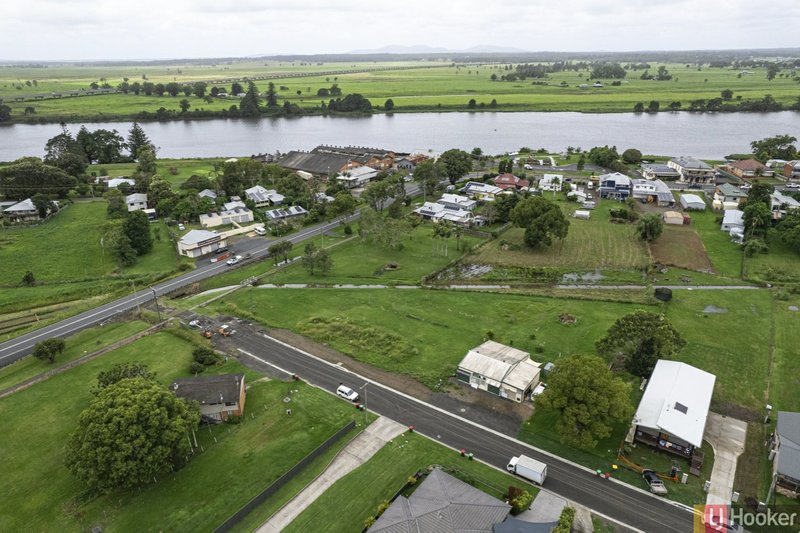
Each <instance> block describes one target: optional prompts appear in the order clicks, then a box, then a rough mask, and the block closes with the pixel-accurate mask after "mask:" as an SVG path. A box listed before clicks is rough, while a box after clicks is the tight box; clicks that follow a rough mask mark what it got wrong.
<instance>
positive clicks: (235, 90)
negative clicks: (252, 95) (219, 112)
mask: <svg viewBox="0 0 800 533" xmlns="http://www.w3.org/2000/svg"><path fill="white" fill-rule="evenodd" d="M243 92H244V88H243V87H242V84H241V83H239V82H238V81H235V82H233V83H232V84H231V94H232V95H234V96H236V95H237V94H242V93H243Z"/></svg>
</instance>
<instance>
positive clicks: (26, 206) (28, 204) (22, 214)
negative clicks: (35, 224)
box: [3, 198, 39, 222]
mask: <svg viewBox="0 0 800 533" xmlns="http://www.w3.org/2000/svg"><path fill="white" fill-rule="evenodd" d="M3 216H4V217H6V218H7V219H8V221H9V222H31V221H35V220H39V210H38V209H36V206H35V205H33V200H31V199H30V198H26V199H25V200H22V201H21V202H17V203H15V204H13V205H11V206H9V207H6V208H5V210H4V211H3Z"/></svg>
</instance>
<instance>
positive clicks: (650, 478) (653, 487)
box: [642, 469, 667, 496]
mask: <svg viewBox="0 0 800 533" xmlns="http://www.w3.org/2000/svg"><path fill="white" fill-rule="evenodd" d="M642 477H643V478H644V480H645V481H647V484H648V485H649V486H650V492H652V493H653V494H660V495H662V496H663V495H664V494H666V493H667V487H666V486H665V485H664V482H663V481H661V479H659V477H658V475H657V474H656V473H655V472H653V471H652V470H649V469H644V470H642Z"/></svg>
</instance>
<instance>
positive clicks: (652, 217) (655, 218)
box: [636, 213, 664, 242]
mask: <svg viewBox="0 0 800 533" xmlns="http://www.w3.org/2000/svg"><path fill="white" fill-rule="evenodd" d="M663 231H664V220H663V219H662V218H661V215H659V214H658V213H650V214H649V215H645V216H643V217H642V218H640V219H639V221H638V222H637V223H636V233H637V235H639V238H640V239H642V240H643V241H647V242H650V241H654V240H656V239H658V238H659V237H660V236H661V232H663Z"/></svg>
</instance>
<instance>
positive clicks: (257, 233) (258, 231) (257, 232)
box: [253, 227, 267, 237]
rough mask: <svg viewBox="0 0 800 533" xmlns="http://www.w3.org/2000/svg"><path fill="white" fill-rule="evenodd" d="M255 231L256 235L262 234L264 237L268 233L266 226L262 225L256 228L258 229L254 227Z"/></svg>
mask: <svg viewBox="0 0 800 533" xmlns="http://www.w3.org/2000/svg"><path fill="white" fill-rule="evenodd" d="M253 231H255V232H256V235H261V236H262V237H263V236H264V235H266V234H267V230H265V229H264V228H262V227H257V228H256V229H254V230H253Z"/></svg>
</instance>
